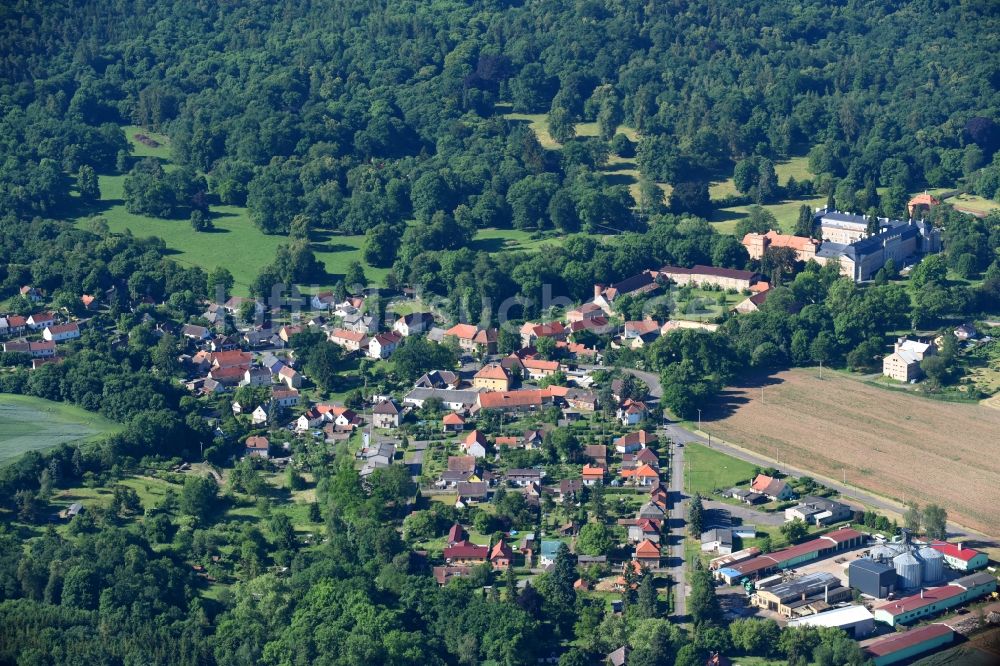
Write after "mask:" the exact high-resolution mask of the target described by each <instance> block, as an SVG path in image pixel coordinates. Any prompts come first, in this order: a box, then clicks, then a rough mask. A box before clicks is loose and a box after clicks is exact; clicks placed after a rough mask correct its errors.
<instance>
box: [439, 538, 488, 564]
mask: <svg viewBox="0 0 1000 666" xmlns="http://www.w3.org/2000/svg"><path fill="white" fill-rule="evenodd" d="M441 554H442V555H443V556H444V559H445V560H447V562H448V564H452V565H463V564H464V565H469V564H483V563H484V562H486V560H487V558H488V557H489V555H490V549H489V547H487V546H477V545H476V544H474V543H472V542H471V541H468V540H464V539H463V540H462V541H459V542H458V543H456V544H454V545H452V546H448V547H447V548H445V549H444V551H443V552H442V553H441Z"/></svg>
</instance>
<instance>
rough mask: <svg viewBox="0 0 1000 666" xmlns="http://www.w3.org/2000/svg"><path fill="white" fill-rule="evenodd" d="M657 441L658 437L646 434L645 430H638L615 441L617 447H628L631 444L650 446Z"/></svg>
mask: <svg viewBox="0 0 1000 666" xmlns="http://www.w3.org/2000/svg"><path fill="white" fill-rule="evenodd" d="M655 441H656V435H655V434H653V433H649V432H646V431H645V430H637V431H635V432H630V433H629V434H627V435H622V436H621V437H619V438H618V439H616V440H615V446H628V445H629V444H642V445H648V444H652V443H653V442H655Z"/></svg>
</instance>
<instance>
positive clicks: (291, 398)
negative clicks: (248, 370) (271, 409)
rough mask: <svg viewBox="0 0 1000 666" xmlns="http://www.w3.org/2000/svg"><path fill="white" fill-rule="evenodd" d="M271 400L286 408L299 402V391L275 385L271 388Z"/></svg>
mask: <svg viewBox="0 0 1000 666" xmlns="http://www.w3.org/2000/svg"><path fill="white" fill-rule="evenodd" d="M271 400H273V401H274V403H275V404H276V405H278V406H279V407H282V408H284V409H288V408H290V407H295V406H296V405H298V404H299V392H298V391H297V390H295V389H290V388H282V387H280V386H275V387H273V388H271Z"/></svg>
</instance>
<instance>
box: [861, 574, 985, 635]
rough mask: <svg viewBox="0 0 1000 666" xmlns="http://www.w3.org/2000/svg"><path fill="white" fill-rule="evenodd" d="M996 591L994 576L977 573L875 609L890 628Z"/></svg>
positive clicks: (876, 614) (877, 616) (880, 619)
mask: <svg viewBox="0 0 1000 666" xmlns="http://www.w3.org/2000/svg"><path fill="white" fill-rule="evenodd" d="M996 589H997V579H996V578H994V577H993V576H992V575H991V574H988V573H985V572H981V573H975V574H971V575H968V576H965V577H963V578H959V579H958V580H955V581H953V582H952V583H951V584H950V585H944V586H942V587H934V588H930V589H928V590H920V592H919V593H917V594H914V595H911V596H909V597H903V598H902V599H896V600H894V601H887V602H886V603H884V604H882V605H881V606H878V607H876V608H875V619H876V620H878V621H879V622H885V623H886V624H889V625H891V626H896V625H898V624H909V623H910V622H913V621H915V620H918V619H921V618H924V617H927V616H930V615H934V614H936V613H939V612H941V611H943V610H947V609H949V608H954V607H955V606H958V605H959V604H963V603H965V602H967V601H971V600H973V599H978V598H979V597H982V596H984V595H986V594H989V593H990V592H993V591H994V590H996Z"/></svg>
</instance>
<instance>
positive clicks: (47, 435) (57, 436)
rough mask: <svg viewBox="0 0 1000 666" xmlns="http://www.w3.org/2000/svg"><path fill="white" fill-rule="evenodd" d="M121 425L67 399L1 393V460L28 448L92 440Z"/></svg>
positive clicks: (1, 461) (5, 459) (2, 462)
mask: <svg viewBox="0 0 1000 666" xmlns="http://www.w3.org/2000/svg"><path fill="white" fill-rule="evenodd" d="M120 427H121V426H120V425H118V424H117V423H114V422H113V421H109V420H108V419H106V418H104V417H103V416H101V415H100V414H95V413H94V412H88V411H86V410H85V409H81V408H79V407H75V406H73V405H68V404H66V403H62V402H52V401H51V400H44V399H42V398H35V397H33V396H27V395H13V394H10V393H0V464H5V463H8V462H10V461H11V460H13V459H15V458H17V457H18V456H20V455H21V454H23V453H27V452H28V451H41V450H45V449H51V448H53V447H56V446H59V445H60V444H72V443H78V442H86V441H91V440H94V439H97V438H98V437H100V436H101V435H104V434H105V433H108V432H112V431H114V430H117V429H119V428H120Z"/></svg>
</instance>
